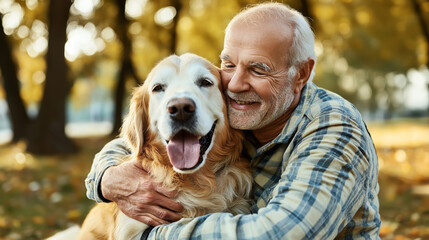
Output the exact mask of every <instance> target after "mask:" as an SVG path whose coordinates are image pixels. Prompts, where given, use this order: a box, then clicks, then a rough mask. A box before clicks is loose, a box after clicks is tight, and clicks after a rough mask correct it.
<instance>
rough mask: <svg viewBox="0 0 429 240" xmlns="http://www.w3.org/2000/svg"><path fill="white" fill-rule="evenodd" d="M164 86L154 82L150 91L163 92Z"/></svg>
mask: <svg viewBox="0 0 429 240" xmlns="http://www.w3.org/2000/svg"><path fill="white" fill-rule="evenodd" d="M164 88H165V86H164V85H162V84H155V85H154V86H153V87H152V92H163V91H164Z"/></svg>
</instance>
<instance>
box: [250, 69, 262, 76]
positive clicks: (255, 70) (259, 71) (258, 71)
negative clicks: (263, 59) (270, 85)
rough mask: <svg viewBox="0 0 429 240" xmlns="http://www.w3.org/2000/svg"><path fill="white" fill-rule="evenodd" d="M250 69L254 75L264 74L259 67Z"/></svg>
mask: <svg viewBox="0 0 429 240" xmlns="http://www.w3.org/2000/svg"><path fill="white" fill-rule="evenodd" d="M252 71H253V72H254V73H255V74H256V75H264V72H263V71H261V70H260V69H257V68H255V69H252Z"/></svg>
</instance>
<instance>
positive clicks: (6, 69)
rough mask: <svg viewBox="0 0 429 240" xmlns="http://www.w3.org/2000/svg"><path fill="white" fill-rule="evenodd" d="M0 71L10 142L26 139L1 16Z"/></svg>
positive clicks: (24, 116)
mask: <svg viewBox="0 0 429 240" xmlns="http://www.w3.org/2000/svg"><path fill="white" fill-rule="evenodd" d="M0 52H1V54H0V69H1V72H2V75H3V87H4V90H5V92H6V101H7V104H8V107H9V114H10V120H11V123H12V132H13V138H12V142H17V141H18V140H21V139H25V138H26V137H27V125H28V122H29V119H28V115H27V112H26V110H25V106H24V103H23V101H22V98H21V95H20V93H19V81H18V77H17V75H16V73H17V72H16V69H17V68H16V63H15V61H14V59H13V56H12V51H11V47H10V46H9V42H8V41H7V37H6V34H5V33H4V31H3V23H2V16H1V15H0Z"/></svg>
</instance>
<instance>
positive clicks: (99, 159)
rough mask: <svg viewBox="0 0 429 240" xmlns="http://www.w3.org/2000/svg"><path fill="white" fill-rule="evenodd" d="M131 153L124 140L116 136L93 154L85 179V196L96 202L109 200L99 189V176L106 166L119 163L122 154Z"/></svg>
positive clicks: (122, 157)
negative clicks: (89, 169)
mask: <svg viewBox="0 0 429 240" xmlns="http://www.w3.org/2000/svg"><path fill="white" fill-rule="evenodd" d="M129 154H131V152H130V150H129V148H128V146H127V144H126V142H125V141H124V140H123V139H122V138H117V139H114V140H112V141H110V142H109V143H107V144H106V145H105V146H104V147H103V149H102V150H101V151H100V152H99V153H97V154H96V155H95V158H94V161H93V163H92V166H91V171H90V172H89V174H88V176H87V177H86V179H85V187H86V196H87V197H88V198H89V199H92V200H95V201H96V202H109V201H108V200H107V199H105V198H104V197H103V195H102V194H101V189H100V182H101V178H102V176H103V174H104V171H106V169H107V168H109V167H111V166H115V165H119V164H120V163H121V162H122V161H123V159H124V156H126V155H129Z"/></svg>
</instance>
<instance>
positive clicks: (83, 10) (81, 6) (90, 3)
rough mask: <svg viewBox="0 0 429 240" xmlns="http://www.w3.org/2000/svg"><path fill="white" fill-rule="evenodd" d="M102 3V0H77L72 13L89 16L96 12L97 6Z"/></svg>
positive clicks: (72, 7)
mask: <svg viewBox="0 0 429 240" xmlns="http://www.w3.org/2000/svg"><path fill="white" fill-rule="evenodd" d="M99 5H101V2H100V0H75V1H74V3H73V5H72V6H71V9H70V11H71V13H72V14H74V15H81V16H82V17H85V18H89V17H91V16H92V14H93V13H94V9H95V7H97V6H99Z"/></svg>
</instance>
